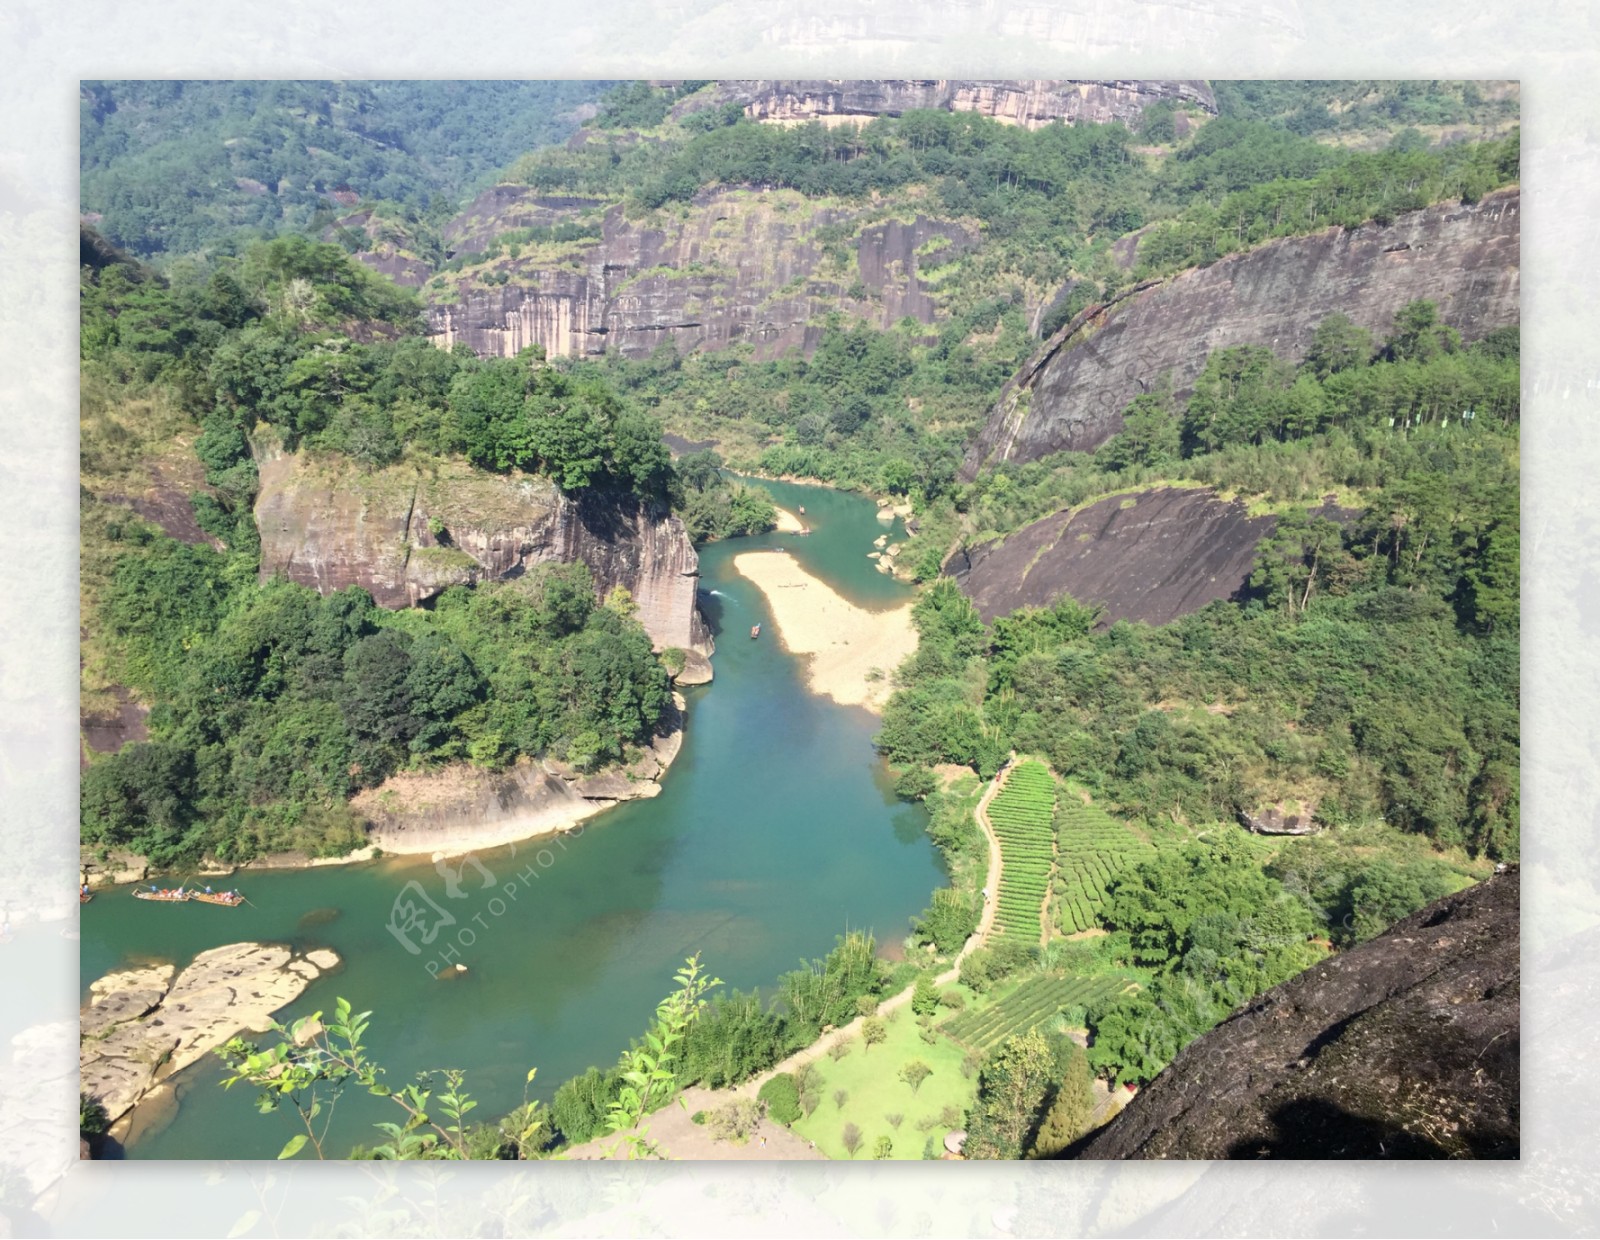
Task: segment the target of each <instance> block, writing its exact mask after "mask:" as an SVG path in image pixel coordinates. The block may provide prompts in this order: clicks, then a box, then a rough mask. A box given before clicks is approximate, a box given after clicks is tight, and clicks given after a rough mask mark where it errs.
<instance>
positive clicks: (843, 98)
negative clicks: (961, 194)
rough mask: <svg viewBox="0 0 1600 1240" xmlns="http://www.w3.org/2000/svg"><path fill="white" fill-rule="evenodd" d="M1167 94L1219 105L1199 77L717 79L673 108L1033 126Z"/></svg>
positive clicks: (1119, 116)
mask: <svg viewBox="0 0 1600 1240" xmlns="http://www.w3.org/2000/svg"><path fill="white" fill-rule="evenodd" d="M1169 99H1170V100H1173V101H1176V102H1181V103H1186V104H1191V105H1193V106H1195V107H1198V108H1200V109H1202V110H1203V111H1206V112H1210V113H1213V114H1214V113H1215V112H1216V110H1217V104H1216V99H1215V98H1214V97H1213V95H1212V93H1211V88H1210V86H1208V85H1207V84H1206V83H1205V82H1202V81H1171V82H1147V81H1133V80H1113V79H1092V80H1068V79H1060V78H1057V79H1031V80H1011V81H1002V80H991V79H983V80H946V79H935V78H917V79H912V78H882V79H876V80H872V81H848V80H816V79H813V80H810V81H796V80H791V81H761V80H744V81H728V82H719V83H717V85H716V87H715V88H714V89H713V90H712V91H708V92H706V94H705V95H696V96H693V97H691V98H689V99H685V100H683V101H682V102H681V103H680V104H679V105H678V106H677V107H676V108H675V109H674V115H676V116H682V115H685V114H687V113H689V112H695V111H700V110H702V109H704V108H707V107H720V106H722V105H724V104H727V103H730V102H737V103H741V104H743V105H744V111H745V115H746V116H749V117H752V118H754V119H756V120H761V121H780V122H790V123H799V122H805V121H820V122H822V123H823V124H830V123H834V124H841V123H842V124H859V123H860V122H862V121H863V120H870V119H871V118H872V117H875V116H899V115H900V114H902V113H904V112H910V111H914V110H928V109H940V110H943V111H947V112H975V113H977V114H978V115H980V116H987V117H990V118H992V119H993V120H997V121H1000V122H1002V123H1006V124H1012V125H1021V126H1023V127H1024V128H1027V129H1037V128H1039V127H1040V126H1043V125H1049V124H1052V123H1053V122H1055V121H1064V122H1066V123H1067V124H1077V123H1080V122H1082V123H1085V124H1105V123H1107V122H1110V121H1123V122H1125V123H1127V124H1130V125H1132V124H1136V123H1137V122H1138V119H1139V117H1140V116H1141V115H1142V114H1143V113H1144V110H1145V109H1146V108H1147V107H1149V106H1150V105H1151V104H1153V103H1158V102H1161V101H1163V100H1169Z"/></svg>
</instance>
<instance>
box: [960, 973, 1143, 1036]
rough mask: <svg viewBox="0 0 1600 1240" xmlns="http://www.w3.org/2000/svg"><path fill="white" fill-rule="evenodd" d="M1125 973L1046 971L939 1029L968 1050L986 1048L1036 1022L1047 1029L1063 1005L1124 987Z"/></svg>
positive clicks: (1087, 1003) (1088, 1002)
mask: <svg viewBox="0 0 1600 1240" xmlns="http://www.w3.org/2000/svg"><path fill="white" fill-rule="evenodd" d="M1130 985H1132V983H1131V982H1130V981H1129V980H1128V979H1127V978H1125V977H1117V976H1110V975H1108V976H1102V977H1071V976H1069V977H1063V976H1061V975H1059V974H1052V973H1045V974H1040V975H1039V976H1037V977H1031V978H1029V979H1028V980H1027V981H1025V982H1023V983H1022V985H1020V986H1018V987H1017V988H1016V989H1015V990H1013V991H1012V992H1011V993H1010V994H1009V995H1007V996H1005V998H1003V999H1001V1000H999V1001H998V1002H996V1003H993V1004H991V1005H990V1006H988V1007H986V1008H982V1009H980V1010H978V1011H972V1012H963V1013H962V1014H961V1015H959V1016H956V1017H953V1018H951V1019H950V1020H947V1021H945V1022H944V1023H943V1024H941V1025H940V1026H939V1031H940V1032H941V1033H943V1034H945V1035H946V1036H948V1037H949V1038H951V1039H952V1040H954V1041H956V1042H959V1043H960V1044H961V1045H962V1046H965V1047H967V1048H968V1049H969V1050H976V1051H989V1050H992V1049H993V1048H994V1047H996V1046H998V1045H999V1044H1000V1043H1001V1042H1004V1041H1005V1040H1006V1039H1007V1038H1009V1037H1012V1036H1014V1035H1017V1034H1023V1033H1027V1032H1028V1030H1029V1029H1032V1028H1034V1027H1035V1026H1038V1027H1039V1029H1040V1030H1041V1031H1042V1030H1046V1029H1048V1028H1049V1027H1050V1026H1051V1024H1052V1023H1053V1022H1054V1020H1055V1018H1056V1017H1057V1016H1058V1015H1059V1014H1060V1013H1061V1011H1062V1010H1063V1009H1065V1008H1069V1007H1078V1008H1086V1007H1091V1006H1093V1005H1094V1004H1096V1003H1099V1002H1101V1001H1103V1000H1105V999H1109V998H1111V997H1112V996H1114V995H1116V994H1119V993H1120V992H1121V991H1123V990H1126V989H1127V988H1128V987H1129V986H1130Z"/></svg>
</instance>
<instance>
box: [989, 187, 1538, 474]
mask: <svg viewBox="0 0 1600 1240" xmlns="http://www.w3.org/2000/svg"><path fill="white" fill-rule="evenodd" d="M1520 206H1521V199H1520V194H1519V192H1518V191H1517V190H1516V189H1508V190H1500V191H1497V192H1495V193H1493V194H1489V195H1487V196H1486V197H1484V198H1483V199H1482V201H1480V202H1478V203H1475V204H1473V205H1470V206H1468V205H1462V204H1458V203H1442V204H1438V205H1435V206H1432V207H1427V208H1424V209H1422V210H1420V211H1411V212H1407V213H1406V214H1404V215H1402V216H1399V217H1398V218H1396V219H1395V221H1394V222H1393V223H1391V224H1376V223H1370V224H1363V225H1362V226H1361V227H1359V228H1351V229H1345V228H1330V229H1326V230H1324V231H1323V232H1320V233H1315V234H1313V235H1310V236H1306V237H1286V238H1283V239H1281V240H1278V241H1272V242H1268V243H1267V244H1266V245H1263V246H1260V247H1258V248H1257V249H1254V250H1251V251H1249V252H1248V253H1244V254H1235V255H1231V256H1229V257H1227V258H1224V259H1221V260H1219V261H1218V262H1216V263H1213V264H1212V265H1211V266H1209V267H1203V268H1195V269H1192V270H1189V271H1185V272H1182V273H1180V274H1178V275H1176V276H1173V277H1171V278H1169V279H1165V280H1159V281H1154V282H1149V283H1145V284H1141V285H1138V286H1135V287H1134V288H1133V289H1132V290H1130V291H1129V292H1127V293H1126V294H1124V295H1123V296H1122V297H1121V298H1119V299H1118V300H1116V301H1114V302H1112V303H1110V304H1108V305H1106V306H1103V307H1091V308H1090V309H1089V310H1087V311H1085V312H1084V313H1083V314H1081V315H1079V316H1078V317H1077V318H1076V319H1074V320H1073V321H1072V322H1071V323H1068V324H1067V325H1066V326H1065V327H1063V328H1062V329H1061V330H1060V331H1059V332H1057V333H1056V334H1055V335H1054V336H1052V337H1051V338H1050V340H1049V341H1047V342H1046V343H1045V344H1044V346H1043V347H1042V348H1041V349H1040V350H1039V351H1038V352H1037V353H1036V354H1035V355H1034V357H1033V358H1032V359H1031V360H1030V361H1029V363H1028V365H1027V366H1025V367H1024V368H1023V369H1022V371H1021V372H1020V373H1019V374H1018V375H1017V376H1016V377H1015V378H1013V379H1012V380H1011V382H1010V383H1008V384H1007V385H1006V387H1005V388H1004V389H1003V390H1002V392H1001V395H1000V399H999V400H998V401H997V402H996V404H995V407H994V408H993V409H992V410H991V412H990V415H989V421H988V423H987V424H986V425H985V427H984V428H983V430H982V431H981V432H980V433H979V435H978V437H977V439H976V440H974V441H973V443H972V445H971V447H970V448H969V449H968V450H967V455H966V459H965V460H964V461H963V463H962V470H961V473H962V476H963V477H964V478H968V479H970V478H973V477H975V476H976V475H977V473H978V471H979V470H980V469H982V468H983V467H984V466H985V465H986V464H989V463H991V462H995V461H1031V460H1036V459H1038V458H1039V457H1041V456H1046V455H1048V454H1050V453H1052V452H1060V451H1063V450H1067V449H1071V450H1074V451H1085V452H1086V451H1090V450H1092V449H1094V448H1096V447H1098V446H1099V445H1100V444H1102V443H1104V442H1105V441H1106V440H1107V439H1109V438H1110V437H1111V436H1112V435H1114V434H1116V433H1117V431H1118V430H1120V429H1121V427H1122V410H1123V408H1124V407H1125V406H1126V405H1127V404H1128V402H1129V401H1131V400H1132V399H1133V398H1134V397H1135V396H1137V395H1138V394H1139V393H1140V392H1141V391H1146V390H1148V389H1149V388H1150V386H1151V385H1152V384H1154V383H1156V382H1157V381H1158V380H1159V379H1160V377H1161V376H1162V375H1163V374H1164V373H1166V372H1168V371H1170V372H1171V373H1172V377H1173V381H1174V386H1175V388H1176V389H1177V391H1178V393H1179V394H1180V395H1181V396H1186V395H1187V394H1188V392H1189V390H1190V388H1191V385H1192V384H1193V383H1194V380H1195V378H1196V377H1197V376H1198V375H1199V373H1200V371H1201V369H1202V367H1204V365H1205V360H1206V355H1207V354H1208V353H1209V352H1210V351H1211V350H1213V349H1221V348H1228V347H1230V346H1234V345H1243V344H1257V345H1265V346H1267V347H1269V348H1271V349H1272V350H1273V351H1274V352H1275V353H1277V354H1278V355H1279V356H1280V357H1285V358H1290V359H1293V360H1299V359H1300V358H1301V357H1303V356H1304V355H1305V351H1306V349H1307V348H1308V347H1309V346H1310V343H1311V334H1312V332H1313V331H1314V330H1315V329H1316V326H1317V324H1318V323H1319V322H1321V320H1322V319H1323V318H1324V317H1326V316H1327V315H1329V314H1332V313H1334V312H1335V311H1337V312H1340V313H1343V314H1346V315H1348V316H1349V317H1350V318H1351V319H1353V320H1354V321H1355V322H1356V323H1358V324H1360V325H1361V326H1362V327H1366V328H1368V329H1370V330H1371V331H1373V332H1374V333H1375V334H1377V335H1378V336H1379V337H1381V336H1383V335H1384V334H1385V333H1387V331H1388V330H1389V328H1390V327H1391V326H1392V323H1393V319H1394V313H1395V311H1396V310H1398V309H1399V308H1400V307H1401V306H1403V305H1405V304H1406V303H1407V302H1409V301H1413V300H1415V299H1417V298H1427V299H1429V300H1431V301H1434V302H1436V303H1438V306H1439V311H1440V314H1441V315H1442V316H1443V317H1444V319H1445V320H1446V321H1447V322H1449V323H1450V324H1451V325H1452V326H1454V327H1456V328H1458V329H1459V330H1460V331H1461V334H1462V336H1463V338H1464V339H1466V340H1468V341H1471V340H1475V339H1477V338H1478V337H1480V336H1482V335H1484V334H1486V333H1487V332H1489V331H1492V330H1493V329H1495V328H1497V327H1504V326H1507V325H1508V324H1512V323H1516V322H1518V321H1519V318H1520V312H1519V302H1518V298H1519V294H1520V278H1519V277H1520V252H1521V250H1520V247H1521V227H1520V219H1521V211H1520Z"/></svg>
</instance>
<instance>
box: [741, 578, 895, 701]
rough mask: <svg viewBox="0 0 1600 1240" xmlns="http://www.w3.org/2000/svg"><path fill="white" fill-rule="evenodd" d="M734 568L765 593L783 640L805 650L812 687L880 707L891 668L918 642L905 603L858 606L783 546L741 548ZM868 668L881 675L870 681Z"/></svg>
mask: <svg viewBox="0 0 1600 1240" xmlns="http://www.w3.org/2000/svg"><path fill="white" fill-rule="evenodd" d="M733 567H734V570H735V571H736V572H738V573H739V574H740V575H741V576H743V577H745V578H746V579H747V580H749V581H750V582H751V583H752V584H754V585H755V587H756V588H757V589H758V590H760V591H761V593H762V594H763V595H765V596H766V599H767V605H768V606H769V607H770V608H771V609H772V621H773V625H774V626H775V627H776V628H777V630H778V637H779V638H780V639H781V640H782V641H783V644H784V646H785V647H786V648H787V649H788V650H789V651H790V652H792V653H794V654H799V655H809V656H810V668H809V675H810V681H811V689H812V691H813V692H815V693H820V694H823V695H824V696H826V697H830V698H832V699H833V700H834V701H835V702H838V703H840V704H841V705H845V706H865V707H866V708H867V709H868V710H871V711H874V712H878V711H882V709H883V704H884V702H885V701H887V700H888V697H889V693H890V689H891V686H890V683H889V676H890V673H892V672H893V671H894V669H895V668H897V667H898V666H900V662H901V660H902V659H904V658H905V657H906V656H907V655H908V654H910V653H911V652H912V651H914V650H915V649H916V648H917V633H916V630H915V629H914V628H912V626H911V604H910V603H909V602H907V603H906V604H905V605H904V606H901V607H896V608H894V609H893V610H890V611H867V610H866V609H865V608H863V607H857V606H856V605H855V604H854V603H851V602H849V601H847V600H846V599H844V598H841V597H840V596H839V595H838V594H837V593H835V592H834V591H833V590H832V589H830V588H829V587H828V586H827V585H825V584H824V583H823V582H821V581H819V580H818V579H817V578H815V577H813V576H812V575H811V574H810V573H808V572H806V571H805V569H803V568H801V567H800V564H799V562H798V561H796V560H795V558H794V557H793V556H791V555H789V554H788V553H787V552H782V551H746V552H743V553H742V554H740V555H736V556H734V557H733ZM873 671H878V672H881V673H882V675H881V676H880V677H879V678H878V679H876V680H869V679H868V675H869V674H870V673H872V672H873Z"/></svg>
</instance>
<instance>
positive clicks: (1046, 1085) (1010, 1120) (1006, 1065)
mask: <svg viewBox="0 0 1600 1240" xmlns="http://www.w3.org/2000/svg"><path fill="white" fill-rule="evenodd" d="M1054 1066H1055V1061H1054V1057H1053V1056H1052V1055H1051V1053H1050V1046H1049V1044H1048V1043H1047V1042H1046V1041H1045V1040H1044V1037H1043V1036H1042V1035H1041V1034H1040V1033H1039V1031H1038V1030H1037V1029H1030V1030H1029V1031H1028V1032H1027V1033H1025V1034H1020V1035H1016V1036H1013V1037H1009V1038H1007V1039H1006V1040H1005V1041H1004V1042H1002V1043H1001V1044H1000V1047H999V1049H998V1050H996V1051H995V1053H994V1054H993V1055H991V1056H990V1058H989V1059H988V1061H987V1062H986V1063H985V1064H984V1066H983V1071H982V1072H981V1073H980V1075H979V1078H978V1099H977V1102H976V1103H975V1104H974V1106H973V1109H972V1111H971V1113H970V1116H969V1119H968V1123H967V1143H966V1145H965V1147H964V1153H965V1154H966V1156H967V1157H968V1158H1020V1157H1022V1151H1023V1147H1024V1145H1025V1143H1026V1142H1027V1139H1028V1137H1029V1135H1030V1134H1031V1133H1032V1132H1033V1129H1034V1126H1035V1125H1036V1124H1037V1122H1038V1118H1039V1115H1038V1113H1039V1109H1040V1107H1041V1105H1042V1104H1043V1102H1044V1100H1045V1097H1046V1095H1047V1093H1048V1091H1049V1089H1050V1078H1051V1073H1052V1071H1053V1069H1054Z"/></svg>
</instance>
